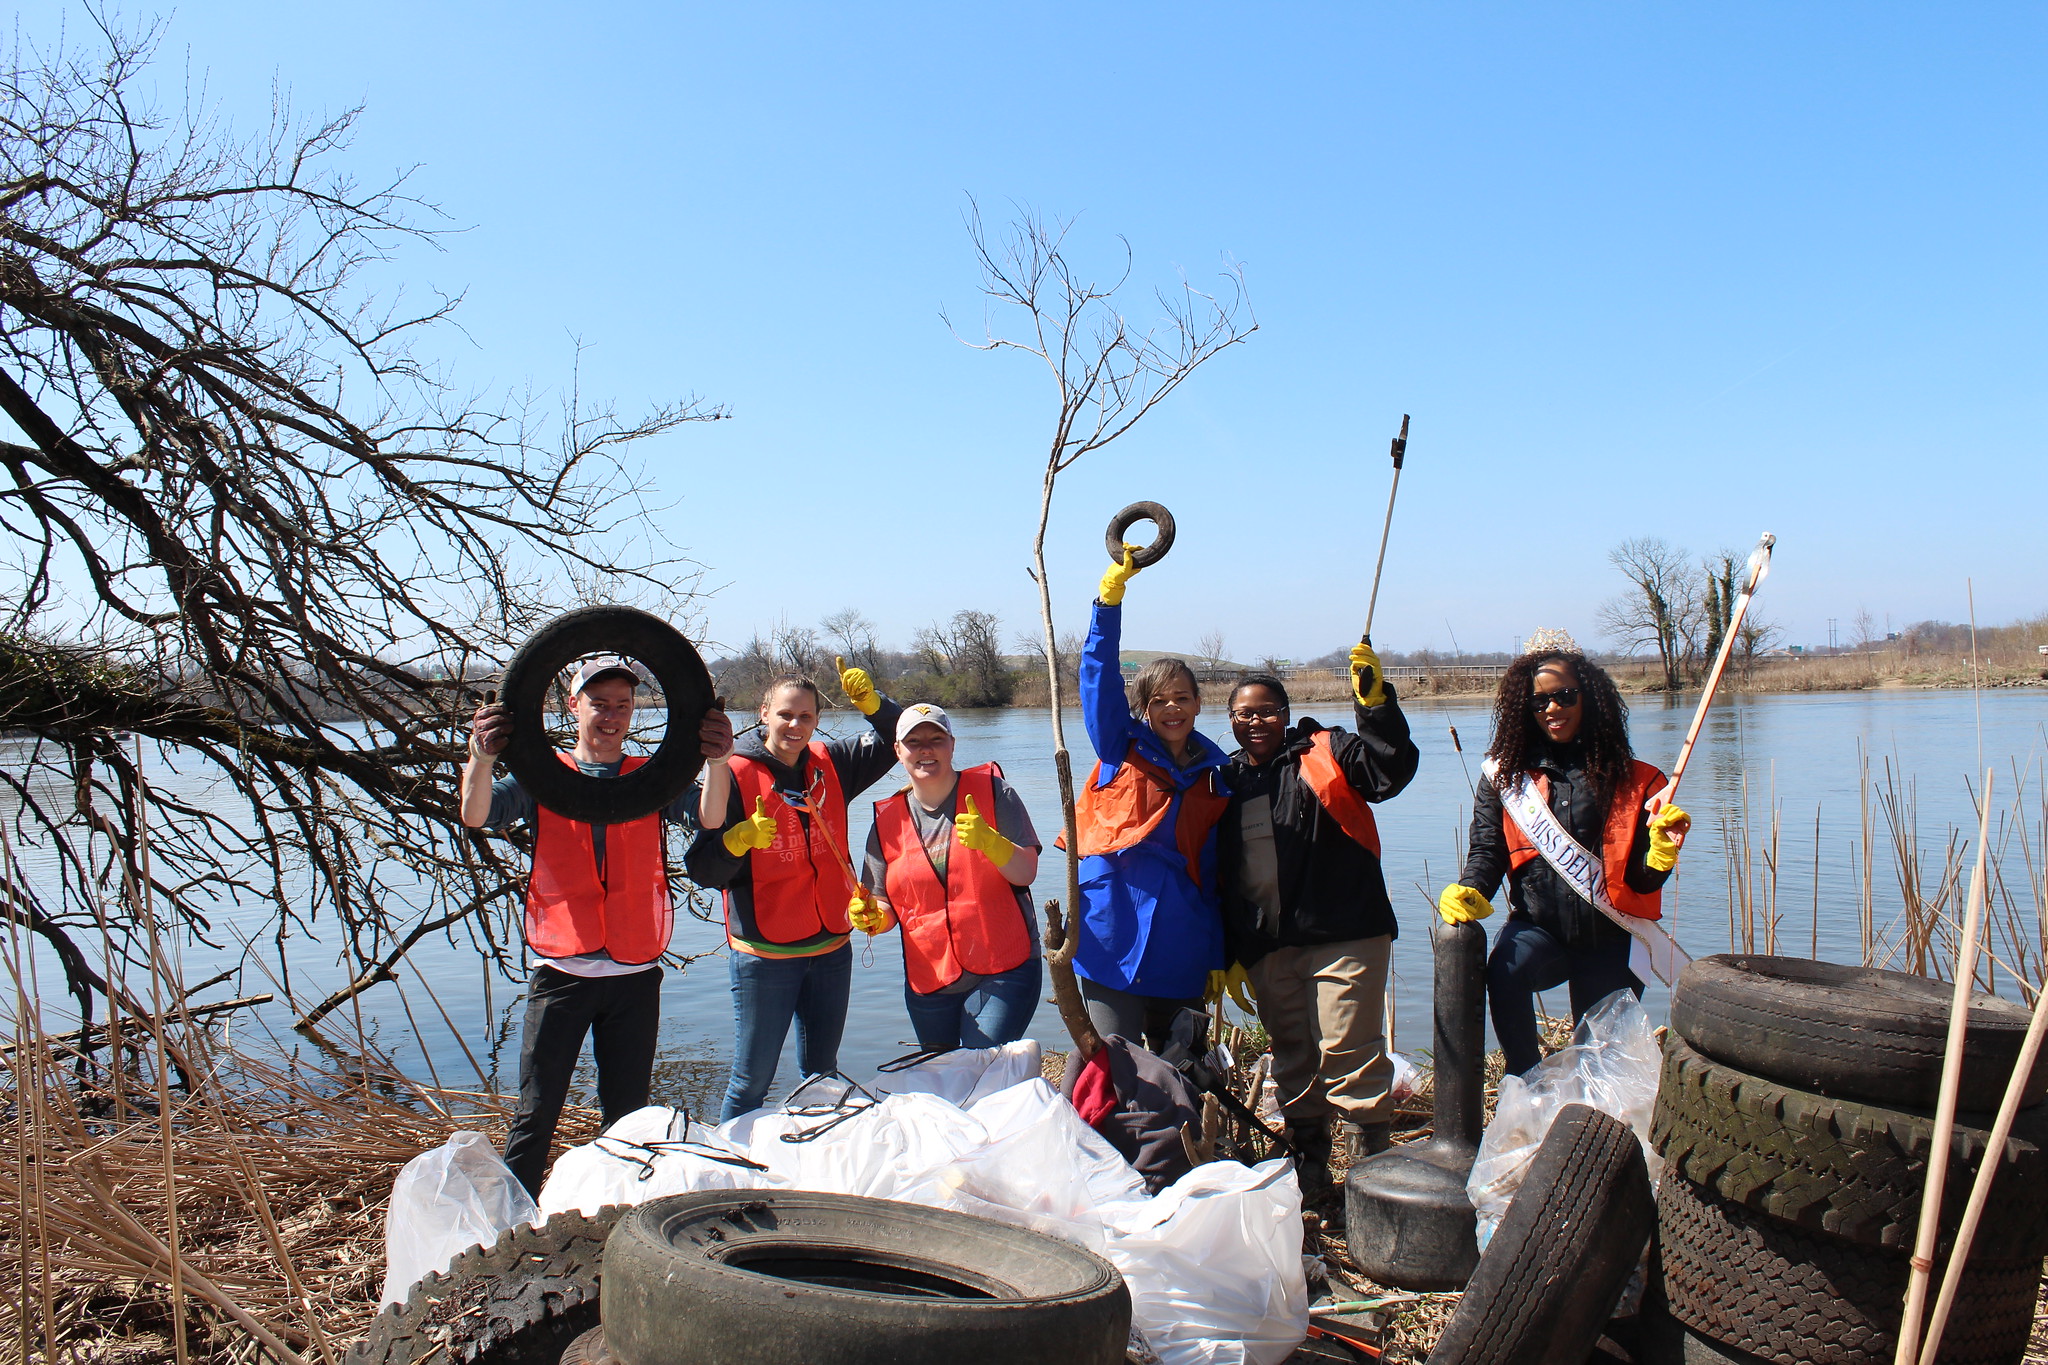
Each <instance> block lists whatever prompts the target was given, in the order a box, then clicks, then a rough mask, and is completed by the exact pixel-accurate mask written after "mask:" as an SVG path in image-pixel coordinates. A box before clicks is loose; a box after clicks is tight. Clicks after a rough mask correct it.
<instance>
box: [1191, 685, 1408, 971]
mask: <svg viewBox="0 0 2048 1365" xmlns="http://www.w3.org/2000/svg"><path fill="white" fill-rule="evenodd" d="M1386 692H1387V699H1386V701H1385V702H1384V703H1383V704H1381V705H1379V706H1375V707H1371V708H1370V709H1368V708H1366V707H1363V706H1359V705H1358V704H1357V703H1356V701H1354V702H1353V703H1352V707H1351V714H1352V719H1353V721H1354V723H1355V724H1356V725H1357V727H1358V729H1357V732H1356V733H1352V732H1350V731H1346V730H1342V729H1331V730H1329V735H1330V750H1331V755H1332V757H1334V758H1335V759H1336V760H1337V766H1338V767H1339V768H1341V769H1342V770H1343V772H1344V776H1345V778H1346V780H1347V781H1349V782H1350V784H1351V786H1352V788H1353V789H1354V790H1355V791H1357V793H1358V794H1359V795H1360V796H1362V797H1364V798H1365V799H1366V800H1367V801H1374V802H1378V801H1386V800H1390V799H1392V798H1393V797H1395V796H1398V795H1400V793H1401V790H1402V789H1403V788H1404V787H1406V786H1407V785H1408V783H1409V781H1410V780H1411V779H1413V778H1414V776H1415V768H1416V765H1417V763H1419V762H1420V760H1421V755H1420V753H1419V752H1418V751H1417V750H1416V748H1415V741H1414V740H1412V739H1410V738H1409V737H1408V719H1407V717H1405V716H1403V715H1402V714H1401V704H1400V702H1399V700H1398V699H1397V698H1396V697H1395V695H1394V688H1393V685H1392V684H1391V683H1389V684H1387V685H1386ZM1323 729H1324V727H1323V726H1321V725H1318V724H1317V723H1316V722H1315V721H1312V720H1303V721H1300V722H1298V723H1297V724H1295V725H1294V726H1293V728H1291V729H1290V730H1288V732H1287V739H1286V742H1285V744H1284V745H1283V746H1282V748H1281V750H1280V752H1279V753H1277V754H1275V755H1274V756H1273V757H1272V758H1270V759H1268V760H1266V761H1265V762H1264V763H1253V762H1252V761H1251V759H1250V758H1249V757H1248V756H1247V755H1246V754H1245V752H1244V750H1242V749H1240V750H1238V751H1237V752H1236V753H1234V754H1232V755H1231V756H1230V763H1229V765H1228V766H1227V767H1226V768H1225V769H1224V779H1225V780H1226V781H1227V782H1228V783H1229V784H1230V812H1229V814H1227V815H1225V816H1224V818H1223V820H1222V821H1221V822H1220V823H1219V824H1218V825H1217V827H1216V834H1217V846H1216V851H1217V857H1218V861H1219V863H1220V866H1221V868H1222V878H1221V880H1222V883H1223V928H1224V938H1225V944H1226V947H1227V950H1228V952H1229V954H1230V956H1231V957H1232V958H1234V959H1235V960H1237V961H1239V962H1242V963H1244V964H1245V965H1246V966H1250V965H1251V964H1252V963H1254V962H1256V961H1258V960H1259V959H1260V958H1262V957H1264V956H1265V955H1266V954H1267V953H1269V952H1271V951H1272V950H1273V949H1275V948H1280V947H1289V948H1293V947H1304V946H1307V945H1309V944H1316V943H1342V942H1346V941H1348V940H1350V939H1357V938H1377V937H1378V936H1380V935H1382V934H1385V935H1388V936H1393V935H1396V934H1398V933H1399V932H1400V930H1399V926H1398V925H1397V924H1396V923H1395V920H1394V907H1393V905H1392V904H1391V903H1389V901H1388V899H1387V881H1386V876H1385V874H1384V873H1382V872H1381V870H1380V860H1379V859H1378V858H1377V857H1375V856H1374V855H1373V854H1372V853H1371V852H1370V851H1368V850H1367V849H1365V848H1363V847H1361V846H1360V845H1359V844H1357V843H1356V842H1354V841H1353V840H1352V838H1351V836H1350V835H1348V834H1346V833H1345V832H1344V831H1343V829H1342V828H1340V827H1339V826H1338V824H1337V820H1336V817H1334V816H1332V815H1331V814H1330V813H1329V812H1328V811H1326V810H1324V809H1323V804H1322V802H1320V801H1318V800H1317V799H1316V796H1315V793H1314V792H1313V791H1311V790H1310V789H1309V786H1308V783H1307V782H1305V781H1303V780H1302V776H1301V759H1302V755H1304V754H1306V753H1307V752H1308V750H1309V745H1310V744H1311V743H1312V742H1313V740H1314V738H1315V736H1316V734H1317V733H1318V732H1319V731H1322V730H1323ZM1259 796H1268V797H1270V798H1271V799H1272V802H1273V845H1274V853H1275V854H1276V855H1277V858H1278V861H1279V865H1280V867H1279V871H1280V919H1279V924H1278V925H1277V927H1276V931H1272V932H1269V931H1268V929H1267V928H1265V927H1263V926H1262V925H1261V924H1260V913H1259V907H1258V906H1257V905H1256V904H1254V903H1252V902H1251V901H1249V900H1248V899H1246V897H1245V896H1244V895H1243V894H1242V893H1241V891H1240V889H1239V886H1238V875H1237V874H1238V870H1239V868H1240V865H1241V859H1242V858H1243V856H1244V855H1243V838H1242V833H1241V825H1240V818H1241V813H1242V810H1243V807H1244V803H1245V802H1247V801H1249V800H1252V799H1254V798H1256V797H1259Z"/></svg>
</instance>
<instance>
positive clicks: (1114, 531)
mask: <svg viewBox="0 0 2048 1365" xmlns="http://www.w3.org/2000/svg"><path fill="white" fill-rule="evenodd" d="M1141 521H1149V522H1151V523H1152V528H1153V534H1152V542H1151V543H1150V544H1149V545H1140V546H1139V547H1138V548H1137V549H1135V550H1133V551H1131V563H1132V564H1134V565H1136V566H1137V567H1138V568H1140V569H1149V568H1151V567H1152V566H1153V565H1154V564H1157V563H1158V562H1159V561H1160V560H1162V559H1164V558H1166V552H1167V551H1168V550H1171V549H1172V548H1173V513H1171V512H1169V511H1167V510H1166V508H1165V507H1163V506H1161V505H1160V504H1159V503H1156V502H1134V503H1132V504H1131V505H1130V506H1129V507H1126V508H1124V510H1123V511H1121V512H1118V513H1117V514H1116V515H1115V516H1113V517H1111V518H1110V519H1109V529H1108V530H1106V531H1104V532H1103V533H1102V544H1103V547H1104V548H1105V549H1107V550H1108V551H1109V557H1110V559H1111V560H1113V561H1115V562H1116V563H1118V564H1121V563H1123V561H1124V533H1125V532H1127V531H1129V530H1130V529H1131V528H1132V527H1133V526H1136V525H1137V524H1138V523H1139V522H1141Z"/></svg>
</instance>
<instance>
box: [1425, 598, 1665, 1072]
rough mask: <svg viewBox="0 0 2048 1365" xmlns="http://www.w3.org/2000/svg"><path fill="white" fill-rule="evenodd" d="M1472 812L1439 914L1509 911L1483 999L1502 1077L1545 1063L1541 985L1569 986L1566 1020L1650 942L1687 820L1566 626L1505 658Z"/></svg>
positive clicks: (1454, 920)
mask: <svg viewBox="0 0 2048 1365" xmlns="http://www.w3.org/2000/svg"><path fill="white" fill-rule="evenodd" d="M1483 772H1484V773H1485V776H1483V777H1482V778H1481V779H1480V781H1479V789H1478V793H1477V796H1476V799H1475V801H1474V803H1473V810H1472V829H1471V833H1470V836H1469V838H1468V841H1467V847H1466V854H1465V866H1464V870H1463V871H1462V873H1461V874H1460V875H1459V878H1458V880H1457V881H1456V882H1454V883H1452V884H1451V885H1449V886H1447V887H1445V888H1444V890H1443V894H1442V896H1440V897H1439V898H1438V900H1437V912H1438V913H1439V914H1440V915H1442V916H1443V918H1444V919H1445V921H1446V922H1448V923H1451V924H1460V923H1464V922H1466V921H1468V920H1477V919H1484V918H1486V917H1487V916H1488V915H1490V914H1492V913H1493V903H1492V899H1491V898H1492V896H1493V893H1494V892H1495V891H1496V890H1498V889H1499V888H1500V884H1501V882H1502V881H1503V880H1505V881H1506V882H1507V885H1508V919H1507V923H1506V924H1505V925H1503V926H1502V927H1501V931H1500V934H1499V935H1498V936H1497V937H1496V938H1495V939H1494V944H1493V952H1492V954H1491V955H1490V956H1489V957H1488V959H1487V963H1486V998H1487V1004H1488V1007H1489V1009H1490V1011H1491V1013H1492V1015H1493V1032H1494V1036H1495V1037H1496V1038H1498V1039H1499V1040H1500V1045H1501V1050H1502V1052H1503V1053H1505V1054H1506V1057H1507V1069H1508V1071H1509V1073H1510V1074H1513V1075H1521V1074H1522V1073H1524V1072H1526V1071H1528V1070H1529V1069H1530V1068H1532V1067H1534V1066H1535V1065H1536V1063H1537V1062H1539V1061H1540V1060H1542V1052H1541V1049H1540V1047H1539V1045H1538V1041H1537V1031H1536V1001H1535V995H1536V992H1538V991H1545V990H1553V989H1555V988H1556V987H1558V986H1561V985H1569V987H1570V989H1571V1004H1572V1019H1573V1022H1575V1023H1576V1022H1577V1020H1578V1019H1579V1018H1580V1017H1581V1016H1583V1015H1584V1014H1585V1013H1586V1011H1587V1010H1589V1009H1591V1008H1592V1007H1593V1006H1594V1005H1597V1004H1598V1003H1600V1001H1601V1000H1603V999H1605V998H1606V997H1607V996H1608V995H1610V994H1612V993H1613V992H1615V991H1618V990H1630V991H1634V992H1635V993H1636V994H1637V995H1641V994H1642V992H1643V982H1642V980H1641V978H1640V977H1639V976H1638V975H1637V974H1636V973H1635V972H1634V971H1632V970H1631V969H1630V952H1631V949H1632V948H1633V947H1634V946H1635V944H1636V942H1637V940H1638V937H1641V938H1643V939H1646V940H1650V941H1652V942H1654V941H1655V939H1656V938H1657V936H1658V935H1660V934H1661V931H1660V930H1657V929H1655V928H1654V927H1652V926H1650V925H1646V924H1640V923H1633V921H1654V920H1656V919H1657V918H1658V916H1659V914H1660V913H1661V909H1660V904H1659V902H1660V892H1661V890H1662V888H1663V886H1664V883H1665V881H1666V879H1668V878H1669V877H1670V875H1671V869H1672V868H1673V867H1675V866H1676V865H1677V862H1678V850H1679V847H1680V845H1682V844H1683V843H1684V842H1685V835H1686V832H1687V831H1688V830H1689V829H1691V827H1692V820H1691V817H1689V816H1687V815H1686V813H1685V812H1684V811H1682V810H1680V809H1678V807H1676V806H1672V805H1661V804H1660V803H1659V802H1658V801H1656V800H1654V799H1653V798H1656V797H1657V794H1658V793H1659V792H1661V791H1662V789H1663V787H1664V774H1663V773H1661V772H1659V771H1657V769H1655V768H1654V767H1652V766H1650V765H1649V764H1647V763H1643V762H1640V761H1638V760H1637V759H1636V758H1635V756H1634V754H1633V753H1632V751H1631V750H1630V748H1629V742H1628V706H1627V704H1626V703H1624V702H1623V701H1622V699H1621V693H1620V691H1619V690H1618V689H1617V688H1616V687H1615V685H1614V680H1613V679H1612V678H1610V677H1609V676H1608V675H1607V672H1606V670H1604V669H1602V668H1601V667H1600V666H1599V665H1598V664H1596V663H1594V662H1592V661H1591V660H1590V659H1588V658H1586V656H1585V655H1583V654H1581V653H1580V652H1579V649H1578V646H1577V645H1576V644H1574V643H1573V642H1572V639H1571V637H1570V636H1569V635H1566V634H1565V633H1564V632H1563V631H1543V632H1539V633H1538V634H1537V635H1536V636H1535V637H1533V638H1531V640H1530V641H1529V647H1528V650H1527V652H1525V653H1524V654H1523V655H1522V656H1521V657H1520V658H1518V659H1516V660H1515V661H1514V662H1513V663H1512V664H1510V665H1509V666H1508V671H1507V673H1506V674H1505V675H1504V676H1503V677H1502V678H1501V680H1500V690H1499V691H1498V692H1497V693H1496V694H1495V696H1494V703H1493V743H1492V745H1491V747H1489V748H1488V750H1487V757H1486V763H1485V766H1484V768H1483Z"/></svg>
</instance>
